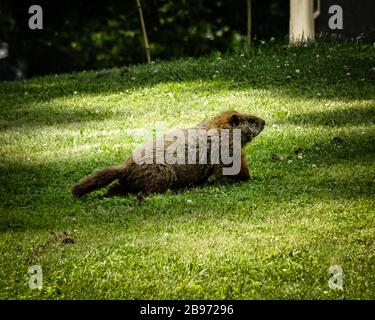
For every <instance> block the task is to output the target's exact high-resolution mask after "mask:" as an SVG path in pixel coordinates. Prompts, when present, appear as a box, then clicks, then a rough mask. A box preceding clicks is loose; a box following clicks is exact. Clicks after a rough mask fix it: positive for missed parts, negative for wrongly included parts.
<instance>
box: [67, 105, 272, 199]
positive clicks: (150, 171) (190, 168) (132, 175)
mask: <svg viewBox="0 0 375 320" xmlns="http://www.w3.org/2000/svg"><path fill="white" fill-rule="evenodd" d="M264 125H265V122H264V120H262V119H260V118H258V117H255V116H252V115H248V114H241V113H239V112H237V111H234V110H229V111H225V112H222V113H220V114H219V115H218V116H216V117H214V118H213V119H210V120H207V121H204V122H202V123H201V124H200V125H199V126H198V128H201V129H204V130H210V129H218V130H220V129H234V128H239V129H241V146H242V147H244V146H245V145H246V144H247V143H249V142H250V141H251V140H252V139H253V138H254V137H255V136H257V135H258V134H259V133H260V132H261V131H262V130H263V127H264ZM184 132H185V133H186V132H187V130H185V131H184ZM161 139H165V136H164V137H162V138H161ZM164 141H165V143H164V144H165V145H164V148H167V147H168V145H170V144H171V142H170V141H169V142H167V141H166V140H164ZM146 146H147V145H144V146H143V150H144V148H145V147H146ZM153 146H155V145H153ZM185 147H186V144H185ZM153 150H154V152H155V148H154V149H153ZM222 168H223V164H210V162H208V164H154V163H153V164H137V163H135V161H134V159H133V155H132V156H130V157H129V158H128V159H127V160H126V161H125V162H124V163H123V164H122V165H117V166H111V167H108V168H105V169H101V170H98V171H95V172H94V173H93V174H91V175H90V176H87V177H85V178H83V179H82V180H81V181H79V182H78V183H77V184H76V185H75V186H74V187H73V190H72V192H73V194H74V195H75V196H77V197H82V196H84V195H85V194H87V193H89V192H92V191H94V190H97V189H100V188H103V187H106V186H107V185H109V184H111V183H112V184H111V186H110V187H109V189H108V192H107V195H108V196H113V195H124V194H127V193H133V194H140V193H141V194H145V195H147V194H151V193H163V192H165V191H166V190H168V189H177V188H181V187H187V186H191V185H197V184H200V183H203V182H205V181H207V179H208V178H209V177H210V176H211V175H215V176H216V177H217V178H219V177H222ZM226 177H229V178H231V179H235V180H240V181H245V180H249V179H250V178H251V177H250V172H249V168H248V165H247V163H246V159H245V156H244V154H243V153H242V152H241V170H240V172H239V174H238V175H235V176H226Z"/></svg>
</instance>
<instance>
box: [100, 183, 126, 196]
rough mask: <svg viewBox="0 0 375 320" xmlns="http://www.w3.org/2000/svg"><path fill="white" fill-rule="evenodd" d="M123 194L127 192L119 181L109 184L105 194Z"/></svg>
mask: <svg viewBox="0 0 375 320" xmlns="http://www.w3.org/2000/svg"><path fill="white" fill-rule="evenodd" d="M125 194H127V191H126V190H125V187H124V186H123V185H122V184H121V183H120V182H119V181H115V182H114V183H112V184H111V185H110V186H109V188H108V190H107V193H106V194H105V196H106V197H115V196H123V195H125Z"/></svg>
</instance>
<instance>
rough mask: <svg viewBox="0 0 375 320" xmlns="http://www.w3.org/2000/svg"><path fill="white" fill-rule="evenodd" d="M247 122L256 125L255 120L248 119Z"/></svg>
mask: <svg viewBox="0 0 375 320" xmlns="http://www.w3.org/2000/svg"><path fill="white" fill-rule="evenodd" d="M247 121H248V122H249V123H254V122H255V119H253V118H250V119H248V120H247Z"/></svg>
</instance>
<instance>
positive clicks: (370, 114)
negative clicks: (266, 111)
mask: <svg viewBox="0 0 375 320" xmlns="http://www.w3.org/2000/svg"><path fill="white" fill-rule="evenodd" d="M283 122H286V123H291V124H296V125H311V126H327V127H339V126H346V125H349V126H350V125H353V126H354V125H361V124H374V123H375V107H374V106H367V107H350V108H348V109H335V110H326V111H324V110H320V111H312V112H307V113H302V114H296V115H293V116H290V117H287V118H285V119H284V121H283Z"/></svg>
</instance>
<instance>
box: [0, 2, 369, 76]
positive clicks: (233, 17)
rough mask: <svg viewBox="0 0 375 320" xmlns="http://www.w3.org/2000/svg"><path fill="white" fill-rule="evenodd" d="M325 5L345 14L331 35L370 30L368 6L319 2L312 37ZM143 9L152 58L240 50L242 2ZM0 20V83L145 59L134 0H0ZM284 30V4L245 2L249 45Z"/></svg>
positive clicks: (283, 36) (323, 28)
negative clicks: (37, 25) (39, 14)
mask: <svg viewBox="0 0 375 320" xmlns="http://www.w3.org/2000/svg"><path fill="white" fill-rule="evenodd" d="M330 2H333V3H334V4H340V5H342V6H343V9H344V29H345V30H343V31H341V32H340V31H339V32H338V33H340V34H342V35H344V36H345V35H348V36H352V35H353V34H354V35H355V34H358V33H359V32H362V31H363V32H366V30H367V31H371V30H374V28H373V24H374V23H373V20H374V14H373V13H374V10H373V8H374V2H375V1H373V0H359V1H357V0H345V1H344V0H335V1H331V0H322V14H321V16H320V17H319V18H318V19H317V22H316V25H317V33H318V32H323V33H327V32H328V33H329V32H330V30H329V29H328V27H327V26H328V18H329V15H328V5H329V3H330ZM33 4H38V5H40V6H41V7H42V9H43V27H44V29H43V30H30V29H29V27H28V21H29V18H30V16H31V14H29V13H28V9H29V7H30V6H31V5H33ZM142 7H143V13H144V18H145V23H146V28H147V32H148V37H149V41H150V47H151V58H152V60H157V59H173V58H180V57H187V56H189V57H196V56H201V55H206V54H210V53H212V52H215V51H220V52H233V51H243V50H244V45H245V39H246V0H214V1H213V0H211V1H210V0H174V1H173V0H143V1H142ZM348 12H353V17H354V18H351V19H349V18H348ZM0 17H1V20H0V49H1V46H7V48H8V57H7V58H3V59H0V80H4V79H8V80H10V79H14V78H22V77H31V76H34V75H41V74H51V73H61V72H70V71H76V70H84V69H102V68H110V67H114V66H122V65H126V64H134V63H142V62H145V61H146V56H145V51H144V48H143V40H142V32H141V25H140V20H139V13H138V9H137V5H136V1H135V0H123V1H114V0H108V1H98V2H96V1H89V0H81V1H80V0H75V1H72V0H64V1H57V0H49V1H46V0H38V1H28V0H2V1H1V2H0ZM369 25H370V27H369ZM371 26H372V27H371ZM371 28H372V29H371ZM288 29H289V1H288V0H252V36H253V38H255V40H254V44H255V45H256V44H257V42H258V41H261V40H266V41H267V42H268V41H269V40H270V38H271V37H272V38H275V39H276V40H280V41H286V40H287V37H288Z"/></svg>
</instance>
